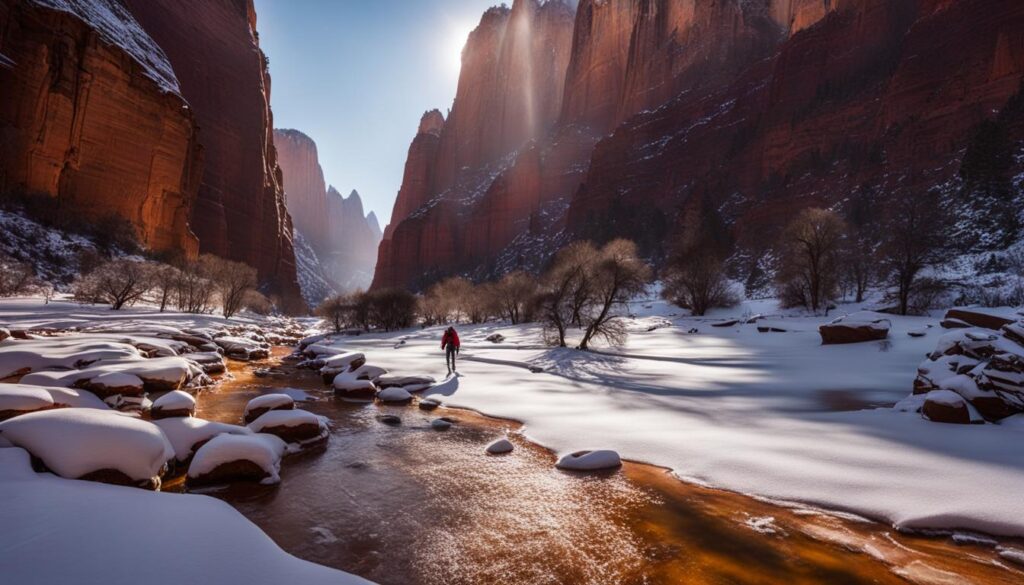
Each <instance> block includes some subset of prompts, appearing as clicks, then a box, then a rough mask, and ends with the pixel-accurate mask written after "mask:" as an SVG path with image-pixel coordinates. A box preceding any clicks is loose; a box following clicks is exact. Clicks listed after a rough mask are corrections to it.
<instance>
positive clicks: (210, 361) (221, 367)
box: [185, 351, 227, 376]
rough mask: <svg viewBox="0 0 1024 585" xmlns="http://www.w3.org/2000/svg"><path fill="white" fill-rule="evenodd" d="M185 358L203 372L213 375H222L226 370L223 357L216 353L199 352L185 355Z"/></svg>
mask: <svg viewBox="0 0 1024 585" xmlns="http://www.w3.org/2000/svg"><path fill="white" fill-rule="evenodd" d="M185 357H187V358H188V359H190V360H192V361H194V362H195V363H197V364H199V367H201V368H202V369H203V372H205V373H207V374H209V375H211V376H212V375H214V374H223V373H224V371H225V370H227V365H226V364H225V363H224V357H223V356H222V355H221V354H220V353H219V352H217V351H200V352H195V353H190V354H187V355H186V356H185Z"/></svg>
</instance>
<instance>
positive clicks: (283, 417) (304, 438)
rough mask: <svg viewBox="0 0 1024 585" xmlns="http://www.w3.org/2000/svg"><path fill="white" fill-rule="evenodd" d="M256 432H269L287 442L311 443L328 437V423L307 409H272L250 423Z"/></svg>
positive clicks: (251, 428)
mask: <svg viewBox="0 0 1024 585" xmlns="http://www.w3.org/2000/svg"><path fill="white" fill-rule="evenodd" d="M248 427H249V430H251V431H253V432H254V433H267V434H270V435H274V436H275V437H278V438H279V439H281V440H282V441H284V442H285V443H295V444H298V445H309V444H311V443H317V442H320V441H323V440H324V439H326V438H327V435H328V432H327V424H326V423H324V420H323V419H322V418H320V417H319V416H317V415H315V414H313V413H312V412H307V411H305V410H271V411H268V412H265V413H263V415H262V416H260V417H259V418H257V419H256V420H254V421H253V422H251V423H249V425H248Z"/></svg>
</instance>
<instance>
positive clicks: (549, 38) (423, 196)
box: [374, 0, 589, 287]
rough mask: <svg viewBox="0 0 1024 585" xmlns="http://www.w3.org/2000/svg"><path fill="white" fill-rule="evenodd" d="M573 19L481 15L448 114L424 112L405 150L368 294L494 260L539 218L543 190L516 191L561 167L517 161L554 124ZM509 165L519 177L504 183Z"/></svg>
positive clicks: (562, 9)
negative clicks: (402, 171) (499, 183)
mask: <svg viewBox="0 0 1024 585" xmlns="http://www.w3.org/2000/svg"><path fill="white" fill-rule="evenodd" d="M573 19H574V10H573V8H572V7H571V3H568V2H564V1H563V0H549V1H548V2H545V3H541V2H538V1H537V0H516V1H515V2H513V4H512V7H511V8H507V7H500V8H492V9H490V10H488V11H487V12H486V13H485V14H484V16H483V18H482V19H481V21H480V24H479V26H478V27H477V28H476V30H474V31H473V33H472V34H471V35H470V37H469V40H468V42H467V44H466V47H465V49H464V50H463V54H462V71H461V74H460V76H459V85H458V90H457V92H456V97H455V102H454V104H453V105H452V109H451V113H450V115H449V116H448V118H447V120H445V119H444V118H443V117H442V115H441V114H440V112H437V111H432V112H428V113H427V114H425V115H424V117H423V120H422V121H421V123H420V128H419V131H418V132H417V135H416V137H415V138H414V139H413V142H412V145H411V146H410V148H409V157H408V159H407V161H406V167H405V175H404V177H403V182H402V188H401V190H400V191H399V194H398V198H397V200H396V202H395V207H394V210H393V212H392V217H391V224H390V225H389V226H388V227H387V228H386V229H385V231H384V239H383V241H382V242H381V245H380V250H379V254H378V263H377V270H376V274H375V278H374V286H375V287H385V286H417V285H418V284H422V283H424V282H426V280H429V279H431V278H433V276H435V275H439V274H442V273H445V272H449V271H451V270H454V269H456V268H457V267H463V266H472V265H474V264H476V263H477V262H478V260H480V259H484V258H488V257H493V256H495V255H496V254H497V253H498V252H499V251H500V250H501V249H503V248H504V247H506V246H507V245H508V244H509V243H510V241H511V237H512V236H514V235H515V234H517V233H520V232H521V231H522V230H523V229H524V228H525V226H526V224H528V223H529V219H530V215H531V213H535V212H538V211H539V208H538V204H539V202H540V201H542V200H544V199H545V198H546V194H545V193H540V192H538V191H536V190H532V191H530V192H529V193H520V192H519V191H516V189H517V188H521V187H528V188H531V189H533V188H534V187H537V186H538V185H539V184H541V183H542V182H543V179H542V178H541V174H543V173H545V172H547V173H549V174H550V175H552V176H555V175H557V176H561V175H564V174H565V172H566V169H564V168H561V169H558V170H554V169H552V170H550V171H548V170H545V169H543V168H542V165H539V164H537V161H538V158H539V159H544V158H545V156H544V153H540V154H538V152H534V153H533V154H530V155H527V158H526V159H525V160H524V161H523V162H522V163H518V162H517V155H518V153H520V152H525V151H526V150H530V149H540V148H541V146H538V145H537V144H538V143H540V142H544V143H545V144H546V143H547V140H548V137H549V135H550V132H551V131H552V129H553V128H554V126H555V123H556V121H557V119H558V116H559V113H560V111H561V103H562V95H563V90H564V84H565V71H566V69H567V67H568V63H569V53H570V48H571V44H572V27H573ZM588 140H589V139H588ZM543 148H544V149H547V148H548V146H544V147H543ZM565 148H568V144H567V145H566V147H565ZM556 158H557V157H556ZM513 167H519V169H520V170H519V171H517V172H516V173H515V177H510V178H508V179H507V180H506V179H504V176H505V173H506V171H510V170H511V169H512V168H513ZM568 172H569V173H578V171H568ZM531 173H532V176H529V175H530V174H531ZM499 177H501V178H503V182H502V184H503V187H500V188H499V187H495V185H496V184H497V180H498V179H499ZM551 183H552V184H554V183H561V181H558V180H552V181H551ZM510 189H511V191H510ZM566 195H567V193H566ZM513 225H515V226H516V227H514V228H512V227H510V226H513ZM414 281H417V282H414Z"/></svg>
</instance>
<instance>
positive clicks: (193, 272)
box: [174, 262, 216, 313]
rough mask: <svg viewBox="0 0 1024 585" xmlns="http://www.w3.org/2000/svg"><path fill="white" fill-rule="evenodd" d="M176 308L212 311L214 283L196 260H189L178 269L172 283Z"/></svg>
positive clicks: (188, 311) (199, 311)
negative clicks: (175, 280) (173, 283)
mask: <svg viewBox="0 0 1024 585" xmlns="http://www.w3.org/2000/svg"><path fill="white" fill-rule="evenodd" d="M174 288H175V290H174V295H175V299H176V301H177V305H178V310H179V311H182V312H185V313H210V312H212V311H213V308H212V305H213V296H214V293H215V292H216V287H215V286H214V283H213V281H212V280H210V278H209V277H208V276H207V274H206V270H205V269H204V267H203V266H202V265H201V264H200V263H198V262H190V263H188V264H185V265H183V266H182V267H181V268H180V269H179V270H178V280H177V282H175V285H174Z"/></svg>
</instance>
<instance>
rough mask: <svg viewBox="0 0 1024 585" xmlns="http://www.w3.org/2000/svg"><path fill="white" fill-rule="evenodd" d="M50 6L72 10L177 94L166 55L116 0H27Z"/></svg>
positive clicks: (175, 78)
mask: <svg viewBox="0 0 1024 585" xmlns="http://www.w3.org/2000/svg"><path fill="white" fill-rule="evenodd" d="M31 1H32V2H34V3H35V4H37V5H39V6H42V7H44V8H49V9H51V10H58V11H60V12H67V13H70V14H74V15H75V16H77V17H78V18H80V19H81V20H83V21H84V22H86V23H88V24H89V25H90V26H91V27H92V28H94V29H95V30H96V31H97V32H99V34H100V36H101V37H102V38H103V40H104V41H106V42H107V43H110V44H112V45H116V46H118V47H120V48H122V49H124V51H125V52H127V53H128V54H129V55H131V56H132V57H133V58H134V59H135V60H136V61H138V62H139V65H141V66H142V69H143V71H145V73H146V77H149V78H150V79H152V80H153V81H155V82H156V83H157V84H158V85H159V86H160V88H161V89H162V90H163V91H165V92H168V93H174V94H178V95H181V88H180V87H179V86H178V78H177V77H176V76H175V75H174V69H173V68H172V67H171V63H170V61H168V60H167V55H165V54H164V52H163V50H162V49H161V48H160V47H159V46H158V45H157V44H156V42H154V41H153V39H152V38H150V36H149V35H148V34H146V31H144V30H143V29H142V27H141V26H139V23H138V22H137V21H136V20H135V18H134V17H132V15H131V14H129V12H128V11H127V10H125V8H124V7H123V6H121V4H119V3H118V2H117V1H116V0H31Z"/></svg>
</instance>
